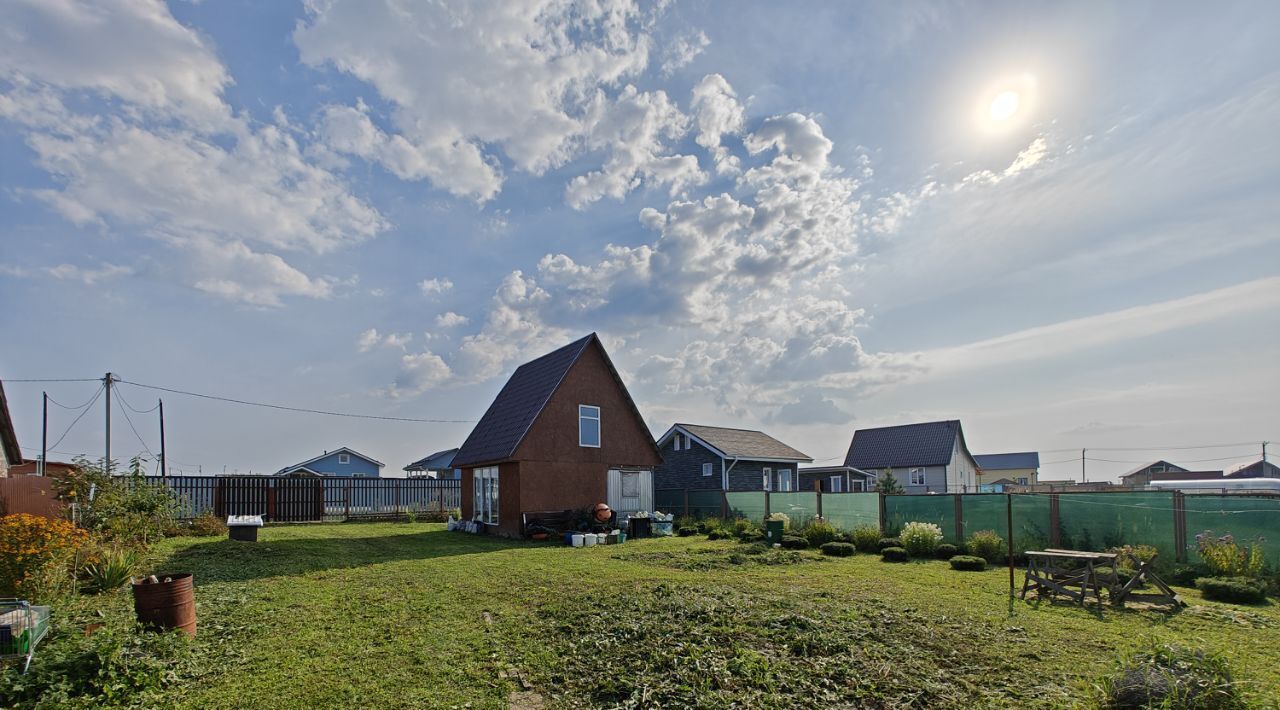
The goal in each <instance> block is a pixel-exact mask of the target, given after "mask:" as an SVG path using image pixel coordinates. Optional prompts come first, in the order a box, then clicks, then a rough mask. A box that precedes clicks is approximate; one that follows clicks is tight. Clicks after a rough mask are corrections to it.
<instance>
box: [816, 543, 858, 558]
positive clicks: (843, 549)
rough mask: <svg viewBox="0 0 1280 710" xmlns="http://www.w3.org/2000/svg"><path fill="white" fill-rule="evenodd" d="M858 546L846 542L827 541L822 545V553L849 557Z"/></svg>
mask: <svg viewBox="0 0 1280 710" xmlns="http://www.w3.org/2000/svg"><path fill="white" fill-rule="evenodd" d="M857 551H858V548H856V547H854V546H853V545H851V544H849V543H847V542H828V543H825V544H824V545H822V554H824V555H831V556H832V557H850V556H852V555H853V553H855V552H857Z"/></svg>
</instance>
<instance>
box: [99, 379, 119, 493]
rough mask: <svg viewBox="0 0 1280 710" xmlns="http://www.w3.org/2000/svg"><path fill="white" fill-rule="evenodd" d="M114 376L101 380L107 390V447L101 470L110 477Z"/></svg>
mask: <svg viewBox="0 0 1280 710" xmlns="http://www.w3.org/2000/svg"><path fill="white" fill-rule="evenodd" d="M115 379H116V378H115V375H112V374H111V373H110V372H108V373H107V374H106V375H105V376H104V377H103V378H102V383H103V386H104V387H105V388H106V390H107V446H106V456H105V457H104V458H103V459H102V470H103V471H104V472H105V473H106V474H107V475H108V476H110V475H111V383H112V382H114V381H115Z"/></svg>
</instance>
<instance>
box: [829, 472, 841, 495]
mask: <svg viewBox="0 0 1280 710" xmlns="http://www.w3.org/2000/svg"><path fill="white" fill-rule="evenodd" d="M831 492H832V493H843V492H844V477H843V476H832V477H831Z"/></svg>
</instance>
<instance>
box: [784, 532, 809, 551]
mask: <svg viewBox="0 0 1280 710" xmlns="http://www.w3.org/2000/svg"><path fill="white" fill-rule="evenodd" d="M780 544H781V545H782V546H783V547H784V548H786V549H788V550H803V549H805V548H806V547H808V546H809V541H808V540H806V539H805V538H802V537H800V536H798V535H783V536H782V542H781V543H780Z"/></svg>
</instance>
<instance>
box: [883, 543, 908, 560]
mask: <svg viewBox="0 0 1280 710" xmlns="http://www.w3.org/2000/svg"><path fill="white" fill-rule="evenodd" d="M880 559H882V560H884V561H885V562H906V561H907V560H909V559H911V554H910V553H908V552H907V551H906V549H904V548H901V547H886V548H884V549H883V550H881V551H880Z"/></svg>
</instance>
